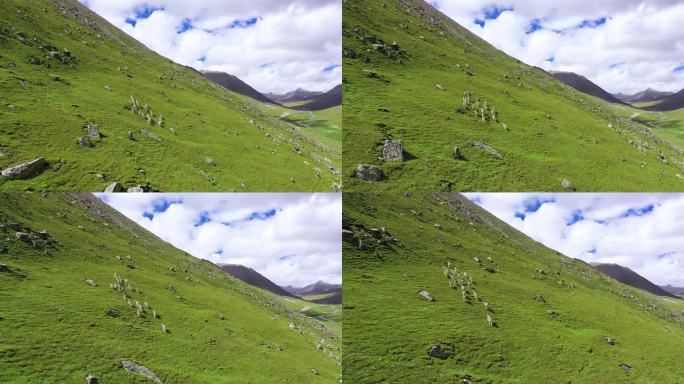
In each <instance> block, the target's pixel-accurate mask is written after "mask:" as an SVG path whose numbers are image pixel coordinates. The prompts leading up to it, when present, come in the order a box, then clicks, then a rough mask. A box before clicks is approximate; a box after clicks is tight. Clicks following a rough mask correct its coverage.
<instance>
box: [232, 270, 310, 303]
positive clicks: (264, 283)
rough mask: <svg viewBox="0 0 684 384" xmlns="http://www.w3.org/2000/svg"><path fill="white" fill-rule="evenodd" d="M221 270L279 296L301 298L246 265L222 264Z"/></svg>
mask: <svg viewBox="0 0 684 384" xmlns="http://www.w3.org/2000/svg"><path fill="white" fill-rule="evenodd" d="M219 268H221V269H222V270H224V271H225V272H226V273H228V274H229V275H231V276H233V277H234V278H236V279H239V280H242V281H244V282H245V283H247V284H249V285H252V286H255V287H258V288H261V289H265V290H267V291H269V292H271V293H275V294H276V295H279V296H289V297H293V298H296V299H298V298H299V297H297V296H296V295H293V294H292V293H290V292H288V291H286V290H284V289H282V288H281V287H280V286H278V285H277V284H276V283H274V282H272V281H271V280H269V279H267V278H266V277H265V276H264V275H262V274H260V273H259V272H257V271H255V270H253V269H252V268H247V267H245V266H244V265H237V264H221V265H219Z"/></svg>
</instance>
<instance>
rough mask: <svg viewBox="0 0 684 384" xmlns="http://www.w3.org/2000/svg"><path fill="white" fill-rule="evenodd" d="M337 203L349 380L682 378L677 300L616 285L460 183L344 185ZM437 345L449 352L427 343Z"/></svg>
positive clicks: (682, 305) (682, 332) (683, 333)
mask: <svg viewBox="0 0 684 384" xmlns="http://www.w3.org/2000/svg"><path fill="white" fill-rule="evenodd" d="M343 215H344V218H343V224H344V227H345V228H346V229H347V230H350V231H351V232H352V233H348V232H347V233H346V234H345V239H346V240H345V243H344V246H343V254H344V271H343V272H344V305H343V309H344V325H343V332H344V339H343V348H344V364H343V375H344V378H345V380H349V381H351V382H353V383H385V382H390V383H452V382H453V383H456V382H458V383H461V382H463V383H466V382H467V383H471V382H472V383H478V384H484V383H506V384H511V383H521V384H522V383H549V384H551V383H677V382H680V381H681V377H682V375H684V364H682V361H681V346H682V343H684V329H682V326H681V321H682V309H684V301H682V300H672V299H669V298H660V297H655V296H652V295H650V294H647V293H645V292H642V291H639V290H637V289H634V288H632V287H628V286H626V285H623V284H620V283H618V282H617V281H615V280H613V279H610V278H608V277H606V276H604V275H602V274H601V273H599V272H598V271H597V270H595V269H593V268H592V267H590V266H589V265H588V264H585V263H583V262H581V261H579V260H576V259H571V258H568V257H565V256H563V255H561V254H558V253H557V252H555V251H553V250H551V249H548V248H546V247H544V246H542V245H541V244H540V243H537V242H535V241H533V240H531V239H530V238H528V237H526V236H525V235H523V234H522V233H520V232H518V231H516V230H514V229H513V228H511V227H509V226H508V225H506V224H504V223H503V222H501V221H499V220H498V219H496V218H495V217H494V216H492V215H490V214H489V213H487V212H486V211H484V210H482V209H481V208H479V207H478V206H476V205H474V204H473V203H471V202H469V201H468V200H467V199H466V198H464V197H462V196H460V195H456V194H435V195H428V194H419V193H415V194H413V195H412V196H405V195H399V194H387V193H379V194H356V193H349V194H345V199H344V213H343ZM359 241H361V242H362V244H360V243H359ZM447 266H448V270H447V271H445V267H447ZM445 275H446V276H445ZM449 275H450V276H452V278H451V279H450V278H449V277H448V276H449ZM469 279H472V282H471V281H469ZM450 280H451V282H450ZM459 280H460V283H459ZM450 285H452V286H453V287H450ZM460 285H463V286H464V290H465V299H464V297H463V296H464V295H463V294H462V291H461V288H460ZM421 290H426V291H427V292H428V293H429V294H430V295H432V296H433V298H434V301H427V300H424V299H422V298H420V297H419V295H418V292H419V291H421ZM485 303H487V304H485ZM488 315H489V316H490V318H491V320H492V326H490V325H489V323H488V319H487V316H488ZM606 338H611V339H613V344H612V345H611V344H609V343H608V342H607V341H608V340H607V339H606ZM433 346H438V347H439V348H440V350H441V352H442V353H444V354H446V356H442V357H445V358H444V359H442V358H438V357H430V356H429V355H428V352H429V351H430V349H431V348H432V347H433ZM433 352H435V353H434V354H435V355H440V354H439V353H437V351H433ZM621 364H624V365H621ZM462 379H467V380H470V381H467V380H466V381H461V380H462Z"/></svg>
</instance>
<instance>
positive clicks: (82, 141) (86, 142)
mask: <svg viewBox="0 0 684 384" xmlns="http://www.w3.org/2000/svg"><path fill="white" fill-rule="evenodd" d="M76 142H77V143H78V145H80V146H81V147H85V148H92V147H94V145H93V142H92V141H90V138H88V136H85V137H79V138H78V140H77V141H76Z"/></svg>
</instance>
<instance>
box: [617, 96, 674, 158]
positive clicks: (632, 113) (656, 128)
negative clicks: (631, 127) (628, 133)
mask: <svg viewBox="0 0 684 384" xmlns="http://www.w3.org/2000/svg"><path fill="white" fill-rule="evenodd" d="M614 107H615V109H616V111H617V113H619V114H621V115H623V116H624V117H627V118H629V119H631V120H632V121H635V122H638V123H640V124H642V125H645V126H647V127H649V128H650V129H651V130H652V131H653V132H654V133H655V134H656V135H658V136H659V137H661V138H662V139H663V140H667V141H670V142H671V143H673V144H674V145H675V146H676V147H678V148H679V149H680V151H683V152H684V109H676V110H674V111H666V112H656V111H644V110H641V109H637V108H629V107H625V106H621V105H620V106H618V105H615V106H614Z"/></svg>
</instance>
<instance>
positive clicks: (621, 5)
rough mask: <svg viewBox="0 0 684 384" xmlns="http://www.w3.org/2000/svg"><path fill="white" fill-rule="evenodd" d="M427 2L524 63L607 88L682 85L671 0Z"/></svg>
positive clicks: (680, 15)
mask: <svg viewBox="0 0 684 384" xmlns="http://www.w3.org/2000/svg"><path fill="white" fill-rule="evenodd" d="M430 3H431V4H433V5H434V6H436V7H437V8H438V9H439V10H441V11H442V12H444V13H445V14H446V15H447V16H449V17H451V18H452V19H454V20H455V21H457V22H458V23H459V24H461V25H462V26H464V27H466V28H468V29H469V30H470V31H471V32H473V33H475V34H477V35H478V36H480V37H482V38H484V39H485V40H487V41H488V42H489V43H491V44H492V45H494V46H495V47H497V48H499V49H501V50H503V51H504V52H506V53H507V54H509V55H511V56H513V57H516V58H518V59H520V60H522V61H524V62H526V63H527V64H530V65H535V66H538V67H541V68H544V69H546V70H557V71H571V72H576V73H578V74H580V75H583V76H585V77H587V78H589V79H590V80H592V81H593V82H595V83H597V84H598V85H599V86H601V87H602V88H604V89H606V90H607V91H609V92H614V93H617V92H623V93H635V92H639V91H642V90H644V89H646V88H648V87H650V88H654V89H658V90H663V91H674V92H676V91H679V90H681V89H682V88H684V29H682V28H681V20H684V3H683V2H681V1H678V0H650V1H643V0H604V1H595V0H560V1H536V0H494V1H492V0H472V1H459V0H438V1H431V2H430Z"/></svg>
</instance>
